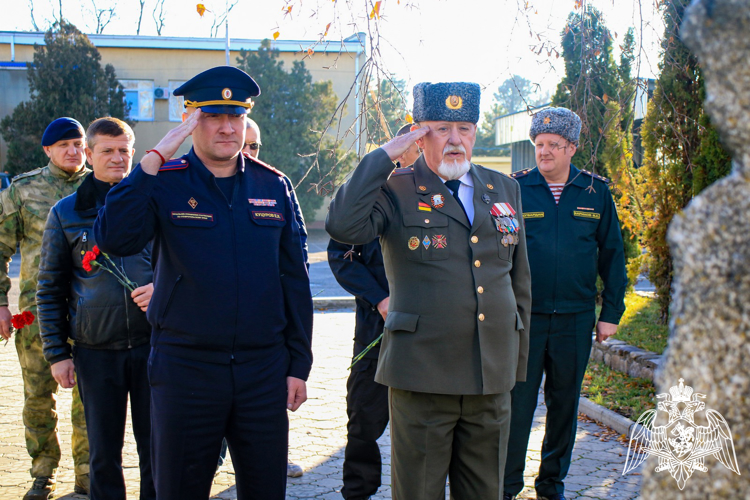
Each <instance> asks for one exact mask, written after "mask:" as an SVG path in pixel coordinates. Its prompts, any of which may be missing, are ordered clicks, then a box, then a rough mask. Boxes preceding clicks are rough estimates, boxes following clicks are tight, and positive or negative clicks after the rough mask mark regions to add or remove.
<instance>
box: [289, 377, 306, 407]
mask: <svg viewBox="0 0 750 500" xmlns="http://www.w3.org/2000/svg"><path fill="white" fill-rule="evenodd" d="M305 401H307V386H306V385H305V381H304V380H302V379H299V378H295V377H287V378H286V407H287V409H288V410H291V411H297V408H299V407H300V406H302V403H304V402H305Z"/></svg>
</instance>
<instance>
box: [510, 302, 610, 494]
mask: <svg viewBox="0 0 750 500" xmlns="http://www.w3.org/2000/svg"><path fill="white" fill-rule="evenodd" d="M594 322H595V317H594V311H586V312H581V313H570V314H532V315H531V330H530V331H529V336H530V342H529V362H528V367H527V374H526V382H518V383H516V386H515V387H514V388H513V390H512V391H511V398H512V416H511V423H510V439H509V440H508V460H507V462H506V466H505V493H510V494H513V495H516V494H518V493H520V492H521V490H523V484H524V483H523V472H524V468H525V466H526V449H527V447H528V444H529V435H530V434H531V426H532V421H533V418H534V411H535V410H536V405H537V398H538V397H539V386H540V385H541V383H542V374H543V373H544V374H546V377H547V378H546V379H545V382H544V402H545V404H546V405H547V420H546V423H545V432H544V442H543V443H542V463H541V465H540V466H539V475H538V476H537V478H536V480H535V482H534V486H535V489H536V493H537V495H540V496H553V495H555V494H558V493H564V492H565V484H564V480H565V476H567V475H568V469H569V468H570V459H571V456H572V454H573V446H574V445H575V440H576V429H577V427H578V398H579V397H580V395H581V383H582V382H583V376H584V374H585V373H586V366H587V365H588V362H589V355H590V354H591V332H592V330H593V328H594Z"/></svg>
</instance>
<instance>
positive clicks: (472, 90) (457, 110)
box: [412, 82, 481, 123]
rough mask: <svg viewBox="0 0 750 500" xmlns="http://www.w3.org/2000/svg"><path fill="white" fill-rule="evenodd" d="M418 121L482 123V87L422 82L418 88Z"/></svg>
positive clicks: (415, 109) (415, 89) (472, 84)
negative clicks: (480, 105)
mask: <svg viewBox="0 0 750 500" xmlns="http://www.w3.org/2000/svg"><path fill="white" fill-rule="evenodd" d="M413 94H414V110H413V113H412V115H413V117H414V121H416V122H422V121H448V122H470V123H477V122H478V121H479V97H480V95H481V88H480V87H479V85H478V84H476V83H467V82H449V83H429V82H423V83H418V84H416V85H415V86H414V92H413Z"/></svg>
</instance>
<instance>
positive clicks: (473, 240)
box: [471, 236, 479, 243]
mask: <svg viewBox="0 0 750 500" xmlns="http://www.w3.org/2000/svg"><path fill="white" fill-rule="evenodd" d="M477 241H479V238H477V237H476V236H472V237H471V242H472V243H476V242H477Z"/></svg>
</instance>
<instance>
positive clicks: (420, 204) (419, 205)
mask: <svg viewBox="0 0 750 500" xmlns="http://www.w3.org/2000/svg"><path fill="white" fill-rule="evenodd" d="M417 210H419V211H420V212H432V207H430V206H429V205H428V204H427V203H425V202H423V201H420V202H418V203H417Z"/></svg>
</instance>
